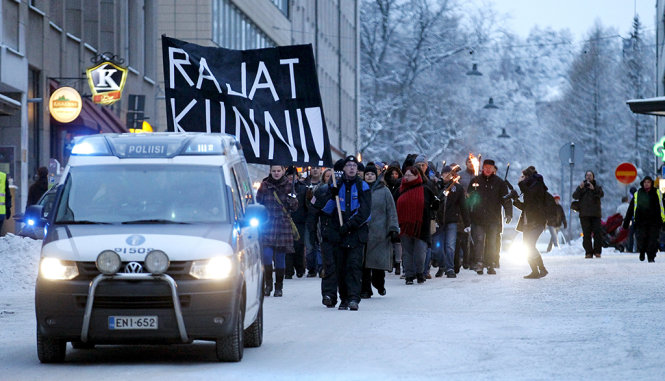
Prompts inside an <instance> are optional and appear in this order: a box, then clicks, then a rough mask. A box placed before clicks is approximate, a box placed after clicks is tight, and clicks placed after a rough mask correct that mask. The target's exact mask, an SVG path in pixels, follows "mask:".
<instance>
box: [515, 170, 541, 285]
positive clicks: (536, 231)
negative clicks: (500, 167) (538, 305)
mask: <svg viewBox="0 0 665 381" xmlns="http://www.w3.org/2000/svg"><path fill="white" fill-rule="evenodd" d="M517 185H518V186H519V188H520V191H521V192H522V195H523V196H524V201H520V200H519V199H517V200H515V201H514V205H515V207H516V208H518V209H520V210H521V211H522V214H521V215H520V220H519V222H518V223H517V231H521V232H522V241H523V242H524V246H525V247H526V250H527V261H528V262H529V266H530V267H531V273H530V274H528V275H526V276H525V277H524V278H525V279H538V278H542V277H544V276H545V275H547V269H546V268H545V265H544V264H543V257H542V256H541V255H540V252H539V251H538V249H537V248H536V241H538V237H540V234H541V233H542V232H543V230H545V224H546V223H547V214H546V213H547V212H546V211H547V203H546V192H547V186H545V182H544V181H543V176H541V175H540V174H539V173H538V172H536V168H535V167H534V166H530V167H529V168H527V169H525V170H523V171H522V177H520V182H519V183H518V184H517Z"/></svg>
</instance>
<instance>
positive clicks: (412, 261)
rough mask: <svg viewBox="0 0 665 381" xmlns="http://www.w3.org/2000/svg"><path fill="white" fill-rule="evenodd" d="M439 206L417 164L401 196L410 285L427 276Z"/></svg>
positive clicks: (405, 180)
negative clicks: (435, 218) (433, 229)
mask: <svg viewBox="0 0 665 381" xmlns="http://www.w3.org/2000/svg"><path fill="white" fill-rule="evenodd" d="M438 207H439V201H438V199H437V198H436V196H435V195H434V193H432V191H431V190H430V188H429V187H427V186H425V185H424V183H423V177H422V175H421V173H420V170H419V169H418V168H417V167H415V166H412V167H407V168H406V170H405V171H404V176H403V177H402V185H401V186H400V194H399V198H398V199H397V218H398V221H399V230H400V240H401V242H402V259H403V261H404V272H405V275H406V277H405V278H406V284H413V281H414V280H415V279H416V278H417V279H418V283H423V282H425V280H426V279H427V277H426V274H425V272H424V269H425V267H426V263H425V258H426V255H427V249H428V246H431V231H430V222H431V221H432V216H433V214H434V211H435V210H437V209H438ZM427 268H429V265H427Z"/></svg>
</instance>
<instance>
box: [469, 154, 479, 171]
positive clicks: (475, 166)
mask: <svg viewBox="0 0 665 381" xmlns="http://www.w3.org/2000/svg"><path fill="white" fill-rule="evenodd" d="M469 160H471V165H472V166H473V175H474V176H478V173H479V170H480V160H478V158H477V157H475V156H473V154H472V153H470V154H469Z"/></svg>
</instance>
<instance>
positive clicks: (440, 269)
mask: <svg viewBox="0 0 665 381" xmlns="http://www.w3.org/2000/svg"><path fill="white" fill-rule="evenodd" d="M444 273H445V270H444V269H443V267H439V271H437V272H436V274H434V276H435V277H437V278H441V277H442V276H443V274H444Z"/></svg>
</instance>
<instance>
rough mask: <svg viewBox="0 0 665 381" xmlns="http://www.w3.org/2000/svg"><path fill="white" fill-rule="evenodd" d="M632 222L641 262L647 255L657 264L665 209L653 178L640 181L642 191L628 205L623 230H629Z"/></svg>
mask: <svg viewBox="0 0 665 381" xmlns="http://www.w3.org/2000/svg"><path fill="white" fill-rule="evenodd" d="M631 221H632V222H633V225H634V226H635V239H636V241H637V250H639V252H640V261H644V257H645V254H646V257H647V259H648V261H649V262H655V261H656V253H657V252H658V240H659V235H660V229H661V227H662V226H663V224H664V223H665V207H664V206H663V195H662V193H660V189H658V188H656V187H654V183H653V179H652V178H651V176H645V177H644V178H643V179H642V181H640V189H638V190H637V191H636V192H635V193H634V195H633V199H632V200H631V201H630V205H628V211H627V212H626V217H625V218H624V220H623V228H624V229H628V225H629V224H630V223H631Z"/></svg>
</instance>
